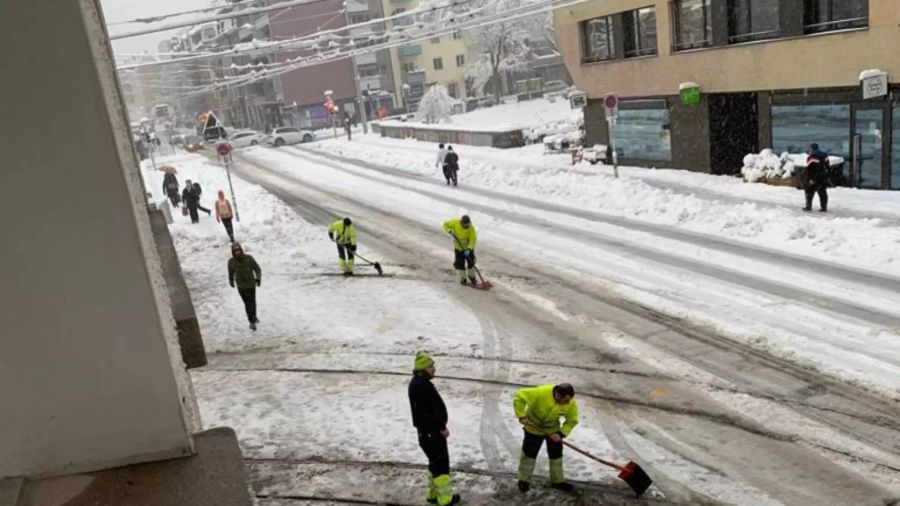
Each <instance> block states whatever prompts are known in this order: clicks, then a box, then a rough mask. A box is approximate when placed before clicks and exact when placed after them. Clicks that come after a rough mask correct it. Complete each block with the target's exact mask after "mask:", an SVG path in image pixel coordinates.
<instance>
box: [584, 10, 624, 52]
mask: <svg viewBox="0 0 900 506" xmlns="http://www.w3.org/2000/svg"><path fill="white" fill-rule="evenodd" d="M581 33H582V37H583V39H584V42H583V44H584V62H586V63H588V62H597V61H603V60H611V59H613V58H615V54H616V52H615V47H614V45H613V44H614V43H613V23H612V16H604V17H602V18H594V19H589V20H587V21H584V22H582V23H581Z"/></svg>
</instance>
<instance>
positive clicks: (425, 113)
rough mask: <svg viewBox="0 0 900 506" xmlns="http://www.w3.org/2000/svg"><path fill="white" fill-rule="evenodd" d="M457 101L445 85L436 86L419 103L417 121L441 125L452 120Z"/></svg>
mask: <svg viewBox="0 0 900 506" xmlns="http://www.w3.org/2000/svg"><path fill="white" fill-rule="evenodd" d="M454 102H455V100H454V99H453V98H452V97H451V96H450V94H449V93H448V92H447V88H446V87H445V86H443V85H440V84H436V85H434V86H432V87H431V88H429V89H428V91H427V92H426V93H425V95H423V96H422V100H421V101H419V110H418V111H416V120H417V121H421V122H423V123H441V122H446V121H447V120H449V119H450V112H451V111H453V103H454Z"/></svg>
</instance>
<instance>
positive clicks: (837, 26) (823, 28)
mask: <svg viewBox="0 0 900 506" xmlns="http://www.w3.org/2000/svg"><path fill="white" fill-rule="evenodd" d="M866 26H869V18H868V16H863V17H859V18H848V19H836V20H833V21H825V22H823V23H813V24H809V25H804V26H803V31H804V32H806V33H818V32H830V31H832V30H845V29H847V28H863V27H866Z"/></svg>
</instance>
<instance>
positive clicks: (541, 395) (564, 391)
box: [513, 383, 578, 493]
mask: <svg viewBox="0 0 900 506" xmlns="http://www.w3.org/2000/svg"><path fill="white" fill-rule="evenodd" d="M513 410H514V411H515V413H516V418H518V419H519V422H520V423H521V424H522V425H524V426H525V439H524V440H523V441H522V455H521V457H520V458H519V473H518V479H519V483H518V485H519V491H520V492H522V493H525V492H528V489H529V488H531V475H532V474H534V464H535V461H536V460H537V454H538V452H539V451H540V450H541V445H542V444H543V443H544V441H546V442H547V456H548V457H549V459H550V485H551V486H552V487H553V488H555V489H559V490H562V491H565V492H572V491H574V490H575V487H574V486H572V484H571V483H569V482H568V481H566V476H565V473H564V472H563V460H562V452H563V443H562V441H563V438H565V437H568V436H569V434H571V433H572V429H574V428H575V426H576V425H578V404H577V403H576V402H575V388H574V387H573V386H572V385H570V384H568V383H562V384H560V385H540V386H536V387H532V388H523V389H521V390H519V391H518V392H516V395H515V397H514V398H513ZM560 418H563V419H565V422H564V423H563V424H562V425H560V424H559V419H560Z"/></svg>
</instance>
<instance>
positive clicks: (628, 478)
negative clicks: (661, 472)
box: [619, 462, 653, 497]
mask: <svg viewBox="0 0 900 506" xmlns="http://www.w3.org/2000/svg"><path fill="white" fill-rule="evenodd" d="M619 478H620V479H621V480H622V481H624V482H625V483H627V484H628V486H629V487H631V490H634V493H635V494H637V496H638V497H640V496H642V495H644V492H646V491H647V489H648V488H650V485H652V484H653V480H651V479H650V477H649V476H647V473H646V472H644V470H643V469H642V468H641V466H639V465H638V464H637V463H635V462H629V463H628V464H625V467H624V468H623V469H622V470H621V471H620V472H619Z"/></svg>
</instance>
